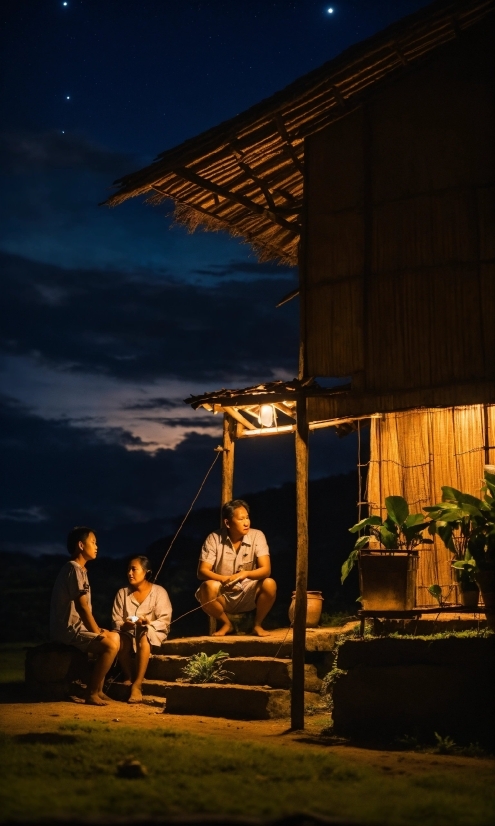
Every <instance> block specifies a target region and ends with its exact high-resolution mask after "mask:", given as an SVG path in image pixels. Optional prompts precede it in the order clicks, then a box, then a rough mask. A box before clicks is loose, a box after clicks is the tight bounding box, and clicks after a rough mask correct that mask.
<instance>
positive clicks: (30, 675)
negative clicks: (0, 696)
mask: <svg viewBox="0 0 495 826" xmlns="http://www.w3.org/2000/svg"><path fill="white" fill-rule="evenodd" d="M90 674H91V663H90V662H89V661H88V656H87V654H84V653H83V652H82V651H79V650H78V649H77V648H74V647H73V646H72V645H63V644H62V643H58V642H48V643H43V644H42V645H37V646H35V647H34V648H28V649H27V650H26V660H25V678H26V688H27V692H28V695H29V696H31V697H32V698H33V699H37V700H42V701H45V702H49V701H55V700H64V699H66V698H67V697H68V696H69V694H70V693H71V692H72V690H73V686H74V684H77V683H82V684H85V685H86V684H87V682H88V680H89V675H90Z"/></svg>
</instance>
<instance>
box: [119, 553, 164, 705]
mask: <svg viewBox="0 0 495 826" xmlns="http://www.w3.org/2000/svg"><path fill="white" fill-rule="evenodd" d="M151 576H152V572H151V567H150V562H149V559H148V557H146V556H134V557H132V559H131V560H130V561H129V566H128V568H127V579H128V580H129V586H128V587H127V588H121V589H120V591H118V593H117V596H116V597H115V600H114V603H113V609H112V623H113V627H114V628H115V630H116V631H119V632H120V651H119V663H120V667H121V668H122V671H123V673H124V677H125V680H124V684H125V685H130V686H131V694H130V697H129V700H128V702H129V703H141V702H142V701H143V694H142V684H143V679H144V675H145V674H146V669H147V667H148V662H149V658H150V654H151V647H152V646H160V645H161V644H162V643H163V642H165V640H166V639H167V636H168V632H169V630H170V621H171V619H172V605H171V603H170V600H169V598H168V594H167V592H166V590H165V588H162V587H161V585H155V584H154V583H152V582H151V581H150V580H151ZM133 655H135V656H133Z"/></svg>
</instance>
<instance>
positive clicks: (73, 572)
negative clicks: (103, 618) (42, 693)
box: [50, 526, 120, 706]
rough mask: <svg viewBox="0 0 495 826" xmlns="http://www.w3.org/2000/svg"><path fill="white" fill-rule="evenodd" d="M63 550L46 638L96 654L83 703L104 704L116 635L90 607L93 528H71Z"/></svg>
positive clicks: (95, 546) (93, 557) (93, 554)
mask: <svg viewBox="0 0 495 826" xmlns="http://www.w3.org/2000/svg"><path fill="white" fill-rule="evenodd" d="M67 550H68V551H69V553H70V555H71V560H70V562H67V563H66V564H65V565H64V567H63V568H62V569H61V571H60V573H59V575H58V577H57V579H56V580H55V585H54V586H53V591H52V600H51V605H50V638H51V639H52V640H54V641H55V642H62V643H65V645H74V646H75V647H76V648H79V650H80V651H87V652H90V653H92V654H96V663H95V665H94V668H93V673H92V675H91V679H90V682H89V685H88V692H87V696H86V703H88V704H90V705H95V706H104V705H106V702H105V701H106V700H109V699H110V698H109V697H107V696H106V694H104V692H103V682H104V680H105V675H106V673H107V672H108V670H109V668H110V666H111V665H112V663H113V661H114V659H115V657H116V656H117V653H118V650H119V644H120V638H119V635H118V634H117V633H115V632H114V631H107V630H106V629H105V628H100V627H99V625H98V623H97V622H96V620H95V618H94V617H93V613H92V611H91V589H90V587H89V581H88V572H87V571H86V563H87V562H90V561H91V560H92V559H96V554H97V552H98V546H97V544H96V535H95V533H94V531H92V530H91V528H87V527H84V526H80V527H77V528H73V529H72V530H71V531H70V533H69V535H68V537H67Z"/></svg>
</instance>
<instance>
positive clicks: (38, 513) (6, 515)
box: [0, 505, 48, 523]
mask: <svg viewBox="0 0 495 826" xmlns="http://www.w3.org/2000/svg"><path fill="white" fill-rule="evenodd" d="M46 519H48V517H47V515H46V513H45V512H44V510H43V508H40V507H39V506H38V505H31V507H29V508H10V510H9V509H7V510H0V521H6V522H34V523H38V522H45V521H46Z"/></svg>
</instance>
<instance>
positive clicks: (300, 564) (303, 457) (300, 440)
mask: <svg viewBox="0 0 495 826" xmlns="http://www.w3.org/2000/svg"><path fill="white" fill-rule="evenodd" d="M308 433H309V428H308V418H307V412H306V398H305V397H304V396H303V395H302V394H301V395H300V396H299V398H298V400H297V429H296V437H295V438H296V514H297V560H296V603H295V608H294V631H293V642H292V691H291V728H292V729H293V730H297V729H303V728H304V660H305V654H306V612H307V601H308V600H307V587H308Z"/></svg>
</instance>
